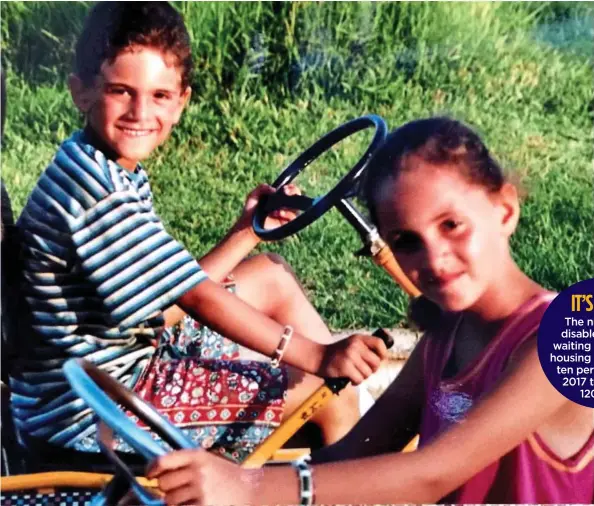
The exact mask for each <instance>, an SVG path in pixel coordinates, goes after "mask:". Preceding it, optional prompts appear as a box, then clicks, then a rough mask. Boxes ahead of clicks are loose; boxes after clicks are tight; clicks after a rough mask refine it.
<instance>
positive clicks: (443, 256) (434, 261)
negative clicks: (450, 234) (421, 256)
mask: <svg viewBox="0 0 594 506" xmlns="http://www.w3.org/2000/svg"><path fill="white" fill-rule="evenodd" d="M449 254H450V248H449V244H448V241H445V240H443V239H434V240H433V241H431V242H428V243H426V244H425V264H426V265H425V267H426V268H427V269H428V270H431V271H432V272H434V273H440V272H441V271H442V270H443V269H444V267H445V264H446V262H447V261H448V257H449Z"/></svg>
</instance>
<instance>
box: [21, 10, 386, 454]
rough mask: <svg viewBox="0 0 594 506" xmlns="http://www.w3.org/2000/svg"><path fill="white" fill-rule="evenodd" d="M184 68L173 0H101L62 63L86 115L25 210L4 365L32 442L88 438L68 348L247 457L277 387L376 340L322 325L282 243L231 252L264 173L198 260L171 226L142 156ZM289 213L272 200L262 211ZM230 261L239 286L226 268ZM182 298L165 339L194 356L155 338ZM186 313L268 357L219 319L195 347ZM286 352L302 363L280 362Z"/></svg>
mask: <svg viewBox="0 0 594 506" xmlns="http://www.w3.org/2000/svg"><path fill="white" fill-rule="evenodd" d="M191 74H192V57H191V51H190V40H189V35H188V33H187V30H186V27H185V25H184V22H183V19H182V17H181V15H180V14H179V13H178V12H177V11H176V10H175V9H174V8H173V7H172V6H171V5H169V4H167V3H165V2H99V3H98V4H97V5H96V6H94V8H93V9H92V11H91V13H90V15H89V17H88V18H87V20H86V24H85V27H84V30H83V32H82V34H81V36H80V38H79V41H78V43H77V46H76V58H75V73H74V74H73V75H72V76H71V78H70V80H69V86H70V91H71V94H72V98H73V100H74V103H75V105H76V106H77V108H78V109H79V110H80V111H81V113H82V114H83V115H84V117H85V121H86V124H85V128H84V130H82V131H78V132H75V133H74V134H73V135H72V136H71V137H70V138H69V139H67V140H66V141H64V142H63V143H62V145H61V146H60V148H59V150H58V152H57V154H56V156H55V157H54V159H53V160H52V161H51V163H50V164H49V166H48V167H47V169H46V170H45V171H44V173H43V174H42V175H41V177H40V179H39V181H38V182H37V185H36V186H35V188H34V189H33V192H32V193H31V195H30V197H29V199H28V202H27V203H26V205H25V207H24V209H23V212H22V214H21V216H20V218H19V221H18V228H19V230H20V232H21V235H22V257H23V271H24V276H23V286H22V293H23V294H24V296H25V298H26V301H27V304H28V309H29V310H30V314H31V321H29V320H27V324H28V325H27V328H26V329H24V330H23V335H22V336H19V337H22V338H23V341H24V342H25V344H26V349H25V347H24V346H23V348H22V349H21V350H20V354H19V355H20V356H19V361H18V363H16V364H15V365H14V367H13V368H12V370H11V371H10V375H11V390H12V397H11V404H12V408H13V413H14V417H15V420H16V424H17V426H18V428H19V429H20V432H21V434H22V435H23V437H24V439H25V440H26V442H27V444H28V445H29V446H31V447H33V452H35V448H36V447H37V446H39V445H41V446H43V445H44V444H46V443H49V444H50V445H53V446H54V447H55V446H58V447H66V448H73V449H75V450H82V451H93V450H94V451H97V447H96V442H95V434H96V425H95V420H94V417H93V414H92V412H91V411H90V409H89V408H88V407H87V406H86V405H85V404H84V402H82V400H81V399H78V398H77V397H76V395H75V394H74V392H73V391H72V390H71V389H70V388H69V386H68V383H67V382H66V379H65V378H64V376H63V374H62V371H61V366H62V364H63V363H64V362H65V361H66V360H67V359H68V358H70V357H73V356H76V357H83V358H86V359H87V360H90V361H93V362H94V363H95V364H97V365H99V366H100V367H102V368H103V369H104V370H106V371H108V372H109V373H110V374H111V375H113V376H114V377H116V378H118V379H119V380H120V381H122V382H123V383H125V384H126V385H128V386H131V387H132V388H134V390H136V391H137V392H138V393H139V395H141V396H142V397H143V398H144V399H146V400H148V401H149V402H151V403H153V404H154V405H155V406H157V408H158V409H159V410H160V411H161V412H162V413H163V414H165V415H166V416H168V417H169V418H170V419H171V420H172V422H173V423H176V424H177V425H179V426H181V427H183V428H184V430H186V431H187V432H188V434H189V435H190V436H191V438H192V439H193V440H194V441H196V442H197V443H198V444H201V445H202V446H203V447H207V448H210V447H218V448H219V451H220V452H221V453H224V454H226V455H227V456H229V457H230V458H232V459H234V460H237V461H240V460H242V459H243V458H244V457H245V456H246V455H247V454H248V453H249V452H250V451H251V450H252V448H253V447H254V446H255V445H257V444H258V443H259V442H260V441H261V440H262V439H264V438H265V437H266V436H267V435H268V434H269V433H270V432H271V431H272V429H273V428H274V427H275V426H276V425H278V423H279V421H280V419H281V416H282V415H283V410H284V408H285V394H286V392H287V389H288V390H289V392H288V395H287V396H286V397H287V398H286V401H287V405H286V410H285V411H288V412H290V411H291V410H292V409H293V408H295V407H297V406H298V405H299V404H300V402H301V401H302V400H303V399H304V398H305V397H307V396H308V395H309V394H310V393H311V392H312V391H313V390H314V389H315V388H317V387H318V386H319V385H321V384H322V380H321V379H320V378H319V377H316V375H317V376H326V375H328V376H346V377H348V378H349V379H351V380H352V381H353V383H360V382H361V381H363V379H364V378H366V377H367V376H369V375H370V374H371V373H372V372H373V371H374V370H376V369H377V368H378V367H379V364H380V361H381V358H382V357H384V356H385V354H386V348H385V345H384V344H383V343H382V342H381V340H379V339H378V338H374V337H371V336H366V337H361V336H358V337H357V336H355V337H353V338H351V339H347V340H344V341H341V342H339V343H331V342H330V337H331V336H330V333H329V331H328V329H327V328H326V326H325V325H324V322H323V321H322V320H321V318H320V317H319V315H318V314H317V313H316V312H315V310H314V308H313V307H312V306H311V304H310V303H309V302H308V301H307V299H306V297H305V295H304V293H303V291H302V290H301V287H300V286H299V284H298V283H297V281H296V280H295V278H294V276H293V274H292V272H291V270H290V269H289V267H288V266H287V265H286V264H285V263H284V262H283V261H282V259H280V258H279V257H277V256H273V255H262V256H257V257H253V258H250V259H248V260H246V261H244V262H242V260H243V259H244V257H245V256H246V255H248V254H249V253H250V252H251V251H252V250H253V249H254V248H255V247H256V246H257V244H258V242H259V240H258V238H257V237H256V236H255V234H254V233H253V231H252V229H251V219H252V215H253V212H254V208H255V205H256V203H257V201H258V199H259V198H260V197H261V196H262V195H264V194H266V193H271V192H272V191H273V189H272V188H271V187H269V186H266V185H262V186H260V187H258V188H257V189H256V190H255V191H254V192H252V193H251V194H250V195H249V196H248V198H247V201H246V204H245V207H244V210H243V213H242V215H241V216H240V218H239V220H238V221H237V223H236V224H235V225H234V226H233V227H232V228H231V230H230V231H229V233H228V234H227V235H226V237H225V238H223V240H222V241H221V242H220V243H219V244H217V246H216V247H215V248H213V249H212V250H211V251H210V252H209V253H208V254H207V255H205V256H204V257H203V258H202V259H201V260H200V264H198V263H197V262H196V260H194V259H193V258H192V256H191V255H190V254H189V253H188V252H187V251H186V250H185V248H183V246H182V245H181V244H179V243H178V242H177V241H176V240H175V239H174V238H173V237H171V236H170V235H169V234H168V233H167V231H166V230H165V228H164V227H163V225H162V223H161V221H160V220H159V218H158V217H157V215H156V214H155V211H154V209H153V201H152V193H151V190H150V185H149V182H148V177H147V172H146V171H145V169H144V167H143V166H142V165H141V164H140V162H141V161H143V160H145V159H146V158H147V157H149V155H150V154H151V153H152V152H153V151H154V150H155V149H156V148H157V147H158V146H159V145H161V144H162V143H164V142H165V141H166V140H167V139H168V137H169V135H170V133H171V130H172V128H173V127H174V126H175V125H176V124H177V122H178V121H179V119H180V117H181V114H182V112H183V110H184V107H185V106H186V104H187V103H188V100H189V98H190V95H191V88H190V82H191ZM290 191H296V190H295V189H292V190H290ZM290 218H291V214H290V213H289V212H288V211H280V212H279V213H278V214H277V215H276V216H275V217H273V219H272V222H273V223H272V224H271V225H272V226H274V225H275V224H276V225H278V224H279V222H280V223H282V222H283V221H286V220H288V219H290ZM229 273H232V274H233V275H234V282H235V283H236V295H237V296H236V295H233V294H231V293H229V291H228V290H227V289H225V288H223V287H222V286H221V284H220V282H221V281H223V280H224V279H225V278H226V277H227V276H228V274H229ZM180 308H181V309H180ZM184 313H186V314H188V315H189V316H190V317H191V318H192V320H188V319H187V318H185V320H184V325H185V334H184V336H183V338H184V341H185V342H184V343H178V342H175V343H174V345H176V346H178V345H179V346H178V348H184V349H186V351H187V349H190V350H193V355H194V356H186V357H185V358H182V359H181V360H166V359H165V358H164V357H163V356H162V355H161V354H160V353H161V350H156V349H155V344H156V343H158V340H159V338H160V336H161V334H162V332H163V329H164V328H169V327H171V326H173V325H175V324H176V323H177V322H179V320H180V318H182V317H183V315H184ZM196 320H200V321H202V322H204V323H206V324H208V325H209V326H210V327H211V328H213V329H214V330H216V331H217V332H219V333H220V334H222V335H225V336H227V337H228V338H230V339H232V340H233V341H235V342H237V343H239V344H242V345H244V346H247V347H249V348H252V349H255V350H256V351H258V352H260V353H263V354H265V355H266V356H267V357H270V358H274V359H275V360H274V362H275V363H276V365H275V366H271V364H270V363H269V362H268V361H266V362H255V361H254V362H242V361H238V360H233V359H235V358H237V349H236V348H234V347H233V346H232V345H231V344H230V342H228V341H223V340H222V338H220V336H219V337H217V338H216V339H215V341H216V342H211V341H210V340H211V339H212V337H213V335H212V334H210V335H209V336H208V337H207V340H209V342H208V343H207V344H208V347H209V349H211V350H214V352H213V353H211V354H209V355H207V356H205V355H204V354H200V353H199V352H198V351H196V349H195V347H194V345H199V344H200V343H198V342H197V341H198V340H199V338H200V336H198V335H196V334H199V332H198V331H197V328H196V326H197V324H195V321H196ZM188 333H189V334H190V335H188ZM174 334H175V331H174ZM167 335H170V333H167ZM186 338H187V339H186ZM179 339H180V335H179V332H178V334H177V336H176V335H174V336H173V340H174V341H179ZM198 348H199V349H202V348H201V347H200V346H198ZM213 359H214V360H213ZM281 360H282V365H283V367H279V365H280V363H281ZM285 364H287V365H290V366H292V367H293V368H295V369H292V371H293V373H292V374H291V375H290V376H291V378H288V372H287V368H286V367H284V365H285ZM296 369H300V370H301V372H299V373H296V372H295V371H296ZM308 373H309V374H308ZM289 382H290V385H288V383H289ZM353 394H354V392H353V390H351V395H350V397H349V395H348V394H347V396H346V400H347V401H349V400H351V401H353V400H354V401H355V402H350V403H349V402H347V403H345V402H344V401H345V398H342V399H338V400H335V401H334V402H333V403H332V404H331V405H330V406H329V409H326V410H324V411H323V412H320V415H319V417H318V418H317V420H316V421H317V422H318V423H319V424H320V425H321V426H322V429H323V430H322V433H323V437H324V438H325V440H326V442H333V441H336V440H338V439H339V438H340V437H342V436H343V435H344V434H345V433H346V432H347V431H348V430H349V429H350V428H351V427H352V425H353V424H354V422H355V421H356V419H358V415H359V413H358V406H357V403H356V396H355V395H353ZM118 449H120V450H126V449H127V448H125V446H124V445H120V446H119V447H118ZM38 460H40V461H43V460H44V459H43V458H39V459H38ZM54 465H55V464H54Z"/></svg>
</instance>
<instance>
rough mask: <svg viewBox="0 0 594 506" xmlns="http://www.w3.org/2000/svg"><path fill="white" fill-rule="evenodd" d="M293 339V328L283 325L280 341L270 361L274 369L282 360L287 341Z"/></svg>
mask: <svg viewBox="0 0 594 506" xmlns="http://www.w3.org/2000/svg"><path fill="white" fill-rule="evenodd" d="M292 337H293V327H291V326H290V325H285V328H284V329H283V333H282V334H281V338H280V341H279V343H278V347H277V348H276V350H274V355H273V356H272V360H271V362H270V365H271V366H272V367H274V368H275V369H276V368H277V367H278V366H279V365H280V363H281V360H282V359H283V355H284V354H285V350H286V349H287V346H289V341H290V340H291V338H292Z"/></svg>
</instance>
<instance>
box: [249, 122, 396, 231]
mask: <svg viewBox="0 0 594 506" xmlns="http://www.w3.org/2000/svg"><path fill="white" fill-rule="evenodd" d="M369 127H374V128H375V133H374V135H373V139H372V140H371V142H370V144H369V146H368V148H367V150H366V151H365V153H364V154H363V156H362V157H361V158H360V159H359V161H358V162H357V163H356V164H355V165H354V166H353V167H352V168H351V169H350V170H349V172H348V174H347V175H346V176H344V177H343V178H342V179H341V180H340V181H339V182H338V183H337V184H336V186H335V187H334V188H332V190H330V191H329V192H328V193H327V194H326V195H324V196H322V197H317V198H311V197H306V196H304V195H286V194H285V193H284V192H283V191H282V189H283V188H284V187H285V186H286V185H287V184H289V183H290V182H291V181H293V179H295V177H297V175H298V174H299V173H300V172H301V171H302V170H303V169H305V167H307V166H308V165H309V164H310V163H311V162H312V161H313V160H315V159H316V158H318V157H319V156H320V155H321V154H322V153H324V152H326V151H328V150H329V149H330V148H331V147H332V146H334V145H335V144H337V143H338V142H340V141H342V140H343V139H345V138H347V137H349V136H350V135H353V134H354V133H356V132H359V131H361V130H363V129H365V128H369ZM386 135H387V126H386V123H385V121H384V120H383V119H382V118H380V117H379V116H376V115H368V116H362V117H360V118H357V119H354V120H352V121H349V122H348V123H345V124H343V125H341V126H339V127H338V128H336V129H335V130H332V132H330V133H328V134H326V135H325V136H324V137H322V138H321V139H320V140H318V141H317V142H316V143H315V144H313V145H312V146H311V147H309V148H308V149H307V150H305V151H304V152H303V153H302V154H301V155H299V157H298V158H297V159H296V160H294V161H293V162H292V163H291V164H290V165H289V166H288V167H287V168H286V169H285V170H283V172H282V173H281V175H280V176H279V177H278V178H277V179H276V181H274V183H273V184H272V186H274V187H275V188H276V189H277V192H276V193H274V194H272V195H270V196H268V197H266V198H263V199H262V200H261V201H260V202H259V203H258V206H257V207H256V211H255V213H254V219H253V228H254V232H255V233H256V235H258V237H260V238H262V239H265V240H269V241H270V240H279V239H284V238H285V237H288V236H290V235H293V234H295V233H297V232H299V231H300V230H302V229H303V228H305V227H306V226H308V225H309V224H311V223H312V222H314V221H315V220H317V219H318V218H319V217H320V216H322V215H323V214H324V213H325V212H326V211H328V210H329V209H331V208H332V207H333V206H335V205H336V204H338V202H340V201H341V200H342V199H344V198H347V197H348V196H352V194H353V192H354V190H355V188H356V185H357V183H358V182H359V181H360V179H361V176H362V175H363V173H364V171H365V168H366V167H367V165H368V163H369V161H370V160H371V158H372V156H373V154H374V153H375V152H376V151H377V149H378V148H379V147H380V146H381V144H382V143H383V141H384V140H385V138H386ZM281 208H289V209H298V210H301V211H303V212H302V213H301V214H299V215H298V216H296V217H295V218H294V219H293V220H291V221H290V222H288V223H286V224H284V225H281V226H280V227H277V228H273V229H270V230H267V229H265V228H264V223H265V221H266V217H267V216H268V215H269V214H270V213H271V212H273V211H276V210H278V209H281Z"/></svg>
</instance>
